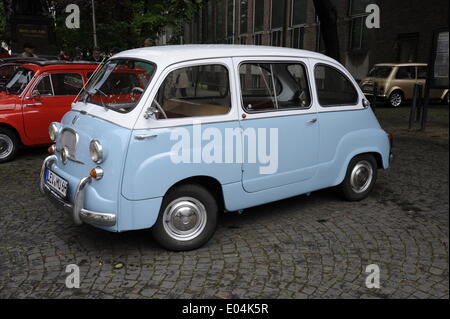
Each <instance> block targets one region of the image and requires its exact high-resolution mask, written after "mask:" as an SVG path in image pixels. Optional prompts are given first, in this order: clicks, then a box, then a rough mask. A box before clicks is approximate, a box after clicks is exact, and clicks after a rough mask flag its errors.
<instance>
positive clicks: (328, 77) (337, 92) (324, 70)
mask: <svg viewBox="0 0 450 319" xmlns="http://www.w3.org/2000/svg"><path fill="white" fill-rule="evenodd" d="M314 76H315V79H316V88H317V96H318V98H319V103H320V105H321V106H324V107H332V106H347V105H355V104H356V103H357V102H358V92H357V91H356V89H355V87H354V86H353V84H352V82H351V81H350V80H349V79H348V78H347V77H346V76H345V75H344V74H342V73H341V72H340V71H338V70H336V69H335V68H333V67H330V66H326V65H323V64H319V65H317V66H316V68H315V70H314Z"/></svg>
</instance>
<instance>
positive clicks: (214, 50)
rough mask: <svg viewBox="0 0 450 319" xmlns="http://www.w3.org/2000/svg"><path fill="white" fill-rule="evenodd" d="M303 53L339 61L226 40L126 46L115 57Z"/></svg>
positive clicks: (167, 60) (163, 60) (160, 59)
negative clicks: (128, 47) (145, 46)
mask: <svg viewBox="0 0 450 319" xmlns="http://www.w3.org/2000/svg"><path fill="white" fill-rule="evenodd" d="M242 56H253V57H263V56H272V57H303V58H317V59H321V60H325V61H329V62H334V63H337V62H336V61H335V60H333V59H331V58H330V57H327V56H326V55H323V54H320V53H317V52H312V51H307V50H298V49H290V48H283V47H270V46H255V45H227V44H214V45H211V44H195V45H190V44H188V45H166V46H156V47H148V48H139V49H133V50H127V51H123V52H120V53H118V54H116V55H114V57H113V58H139V59H144V60H148V61H151V62H153V63H155V64H156V65H158V66H162V65H164V66H167V65H171V64H174V63H178V62H183V61H189V60H197V59H213V58H225V57H242Z"/></svg>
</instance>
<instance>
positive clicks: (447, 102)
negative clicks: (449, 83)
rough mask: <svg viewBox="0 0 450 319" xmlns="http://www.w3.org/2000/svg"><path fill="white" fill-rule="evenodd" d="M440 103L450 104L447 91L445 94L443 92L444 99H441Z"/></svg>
mask: <svg viewBox="0 0 450 319" xmlns="http://www.w3.org/2000/svg"><path fill="white" fill-rule="evenodd" d="M442 104H444V105H449V104H450V98H449V96H448V92H447V94H445V96H444V99H443V100H442Z"/></svg>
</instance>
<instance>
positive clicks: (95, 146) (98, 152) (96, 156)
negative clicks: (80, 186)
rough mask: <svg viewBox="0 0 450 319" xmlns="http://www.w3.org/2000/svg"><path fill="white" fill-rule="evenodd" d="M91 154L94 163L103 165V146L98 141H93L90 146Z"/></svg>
mask: <svg viewBox="0 0 450 319" xmlns="http://www.w3.org/2000/svg"><path fill="white" fill-rule="evenodd" d="M89 154H90V155H91V159H92V161H93V162H94V163H97V164H101V163H102V162H103V146H102V144H101V143H100V142H99V141H98V140H92V141H91V143H90V144H89Z"/></svg>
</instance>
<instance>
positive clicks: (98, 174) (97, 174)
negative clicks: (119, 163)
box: [89, 167, 103, 180]
mask: <svg viewBox="0 0 450 319" xmlns="http://www.w3.org/2000/svg"><path fill="white" fill-rule="evenodd" d="M89 176H91V177H92V178H93V179H96V180H99V179H102V177H103V169H102V168H101V167H96V168H93V169H91V171H90V172H89Z"/></svg>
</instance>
